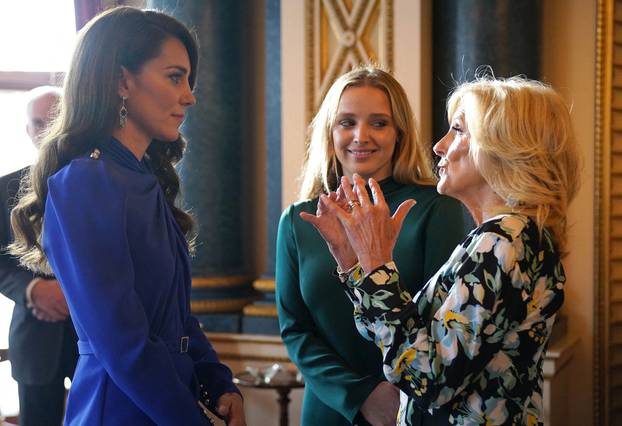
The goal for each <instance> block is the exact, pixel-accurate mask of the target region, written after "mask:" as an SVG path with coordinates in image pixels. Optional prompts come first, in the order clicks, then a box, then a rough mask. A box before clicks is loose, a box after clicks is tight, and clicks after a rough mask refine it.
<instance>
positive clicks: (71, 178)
mask: <svg viewBox="0 0 622 426" xmlns="http://www.w3.org/2000/svg"><path fill="white" fill-rule="evenodd" d="M48 188H49V190H50V191H51V192H56V193H63V192H65V193H75V194H81V195H88V194H93V195H95V196H97V197H102V196H103V195H105V196H107V197H115V198H116V197H123V196H124V195H125V192H126V185H124V184H123V177H122V176H121V175H120V174H119V172H118V170H117V167H115V164H114V163H113V162H111V161H105V160H103V159H97V158H90V157H88V156H84V157H79V158H75V159H73V160H71V161H70V162H69V164H67V165H65V166H64V167H62V168H61V169H60V170H59V171H57V172H56V173H55V174H53V175H52V176H50V178H49V179H48Z"/></svg>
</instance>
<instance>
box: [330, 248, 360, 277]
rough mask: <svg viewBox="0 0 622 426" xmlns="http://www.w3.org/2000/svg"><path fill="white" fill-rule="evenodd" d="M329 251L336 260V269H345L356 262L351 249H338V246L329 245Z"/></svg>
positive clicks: (356, 259)
mask: <svg viewBox="0 0 622 426" xmlns="http://www.w3.org/2000/svg"><path fill="white" fill-rule="evenodd" d="M330 252H331V253H332V255H333V257H334V258H335V261H336V262H337V270H338V271H347V270H348V269H352V268H353V267H354V266H355V265H356V264H357V263H358V258H357V257H356V254H354V252H352V250H340V249H339V248H334V247H331V248H330Z"/></svg>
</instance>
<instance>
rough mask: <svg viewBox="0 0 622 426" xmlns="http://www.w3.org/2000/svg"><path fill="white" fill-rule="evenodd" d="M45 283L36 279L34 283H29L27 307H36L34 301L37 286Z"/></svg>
mask: <svg viewBox="0 0 622 426" xmlns="http://www.w3.org/2000/svg"><path fill="white" fill-rule="evenodd" d="M41 281H43V279H42V278H34V279H33V280H32V281H30V282H29V283H28V285H27V286H26V306H27V307H28V308H33V307H34V306H35V300H34V294H33V292H34V289H35V287H36V286H37V285H39V284H40V283H41Z"/></svg>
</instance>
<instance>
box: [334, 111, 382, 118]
mask: <svg viewBox="0 0 622 426" xmlns="http://www.w3.org/2000/svg"><path fill="white" fill-rule="evenodd" d="M355 115H356V114H355V113H353V112H346V111H344V112H340V113H338V114H337V116H338V117H353V116H355ZM369 117H371V118H392V117H391V115H389V114H385V113H383V112H377V113H371V114H369Z"/></svg>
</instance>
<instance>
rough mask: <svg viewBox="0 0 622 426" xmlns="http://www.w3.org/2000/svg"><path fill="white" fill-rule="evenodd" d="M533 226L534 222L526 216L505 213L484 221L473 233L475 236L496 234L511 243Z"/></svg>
mask: <svg viewBox="0 0 622 426" xmlns="http://www.w3.org/2000/svg"><path fill="white" fill-rule="evenodd" d="M534 226H535V224H534V222H533V221H532V220H531V219H530V218H529V217H528V216H524V215H521V214H513V213H507V214H500V215H498V216H494V217H492V218H490V219H488V220H486V221H485V222H483V223H482V224H481V225H480V226H479V227H477V228H476V230H475V231H476V233H477V234H485V233H491V234H496V235H498V236H499V237H501V238H504V239H506V240H508V241H510V242H511V241H514V240H516V239H517V238H518V237H519V236H521V235H522V234H523V233H525V232H528V231H530V230H531V229H532V228H533V227H534Z"/></svg>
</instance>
